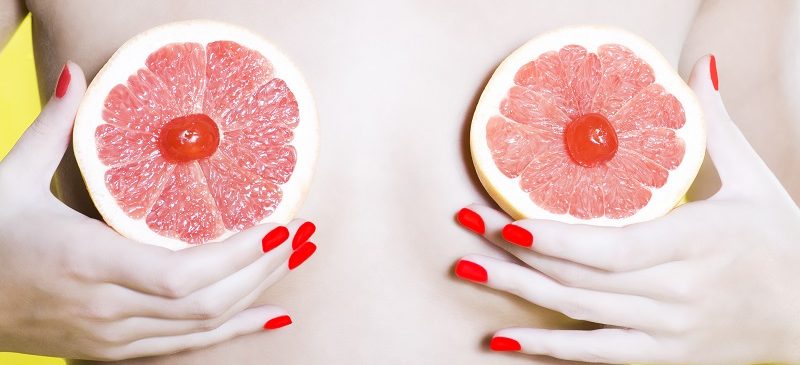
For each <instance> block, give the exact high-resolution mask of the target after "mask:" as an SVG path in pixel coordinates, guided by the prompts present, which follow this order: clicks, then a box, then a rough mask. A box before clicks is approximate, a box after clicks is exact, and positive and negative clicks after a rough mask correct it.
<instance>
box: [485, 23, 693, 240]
mask: <svg viewBox="0 0 800 365" xmlns="http://www.w3.org/2000/svg"><path fill="white" fill-rule="evenodd" d="M705 143H706V133H705V122H704V120H703V116H702V112H701V109H700V107H699V105H698V102H697V99H696V97H695V95H694V93H693V92H692V90H691V89H690V88H689V87H688V86H687V85H686V83H685V82H684V81H683V80H682V79H681V78H680V76H679V75H678V74H677V73H676V72H675V70H674V69H673V68H672V66H670V64H669V63H668V62H667V60H666V59H664V57H663V56H662V55H661V54H660V53H659V52H658V51H657V50H656V49H655V48H654V47H653V46H652V45H650V44H649V43H648V42H647V41H645V40H644V39H642V38H640V37H638V36H636V35H633V34H631V33H628V32H626V31H622V30H618V29H614V28H608V27H601V26H580V27H571V28H564V29H560V30H556V31H553V32H550V33H546V34H544V35H541V36H539V37H537V38H535V39H533V40H531V41H529V42H528V43H526V44H524V45H523V46H522V47H520V48H519V49H517V50H516V51H514V52H513V53H512V54H511V55H509V56H508V57H507V58H506V59H505V60H504V61H503V62H502V63H501V64H500V66H498V68H497V70H496V71H495V72H494V74H493V75H492V77H491V79H490V80H489V82H488V83H487V85H486V87H485V89H484V91H483V93H482V95H481V97H480V99H479V101H478V105H477V106H476V109H475V114H474V116H473V119H472V125H471V129H470V148H471V152H472V159H473V162H474V164H475V168H476V170H477V173H478V176H479V178H480V180H481V182H482V184H483V185H484V187H485V188H486V190H487V191H488V192H489V194H490V195H491V196H492V198H493V199H495V201H497V203H498V204H499V205H500V207H501V208H503V210H505V211H506V212H507V213H509V214H510V215H511V216H513V217H514V218H516V219H521V218H524V217H528V218H542V219H551V220H559V221H563V222H567V223H585V224H594V225H604V226H624V225H627V224H631V223H635V222H641V221H646V220H649V219H653V218H656V217H659V216H662V215H664V214H666V213H667V212H668V211H669V210H671V209H672V208H673V207H675V205H676V204H677V203H678V202H679V201H680V200H681V198H682V197H683V196H684V194H685V193H686V191H687V190H688V189H689V186H690V185H691V184H692V182H693V181H694V178H695V176H696V175H697V172H698V170H699V168H700V164H701V163H702V161H703V157H704V154H705Z"/></svg>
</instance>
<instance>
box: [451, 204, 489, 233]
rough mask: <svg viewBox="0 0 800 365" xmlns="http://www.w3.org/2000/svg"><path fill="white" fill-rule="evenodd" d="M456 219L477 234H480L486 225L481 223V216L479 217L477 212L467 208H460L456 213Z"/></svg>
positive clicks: (484, 230)
mask: <svg viewBox="0 0 800 365" xmlns="http://www.w3.org/2000/svg"><path fill="white" fill-rule="evenodd" d="M456 220H458V223H461V225H462V226H464V227H466V228H467V229H469V230H470V231H473V232H475V233H477V234H480V235H482V234H484V232H486V226H484V224H483V218H481V216H480V215H478V213H475V212H474V211H472V210H470V209H468V208H461V210H459V211H458V214H456Z"/></svg>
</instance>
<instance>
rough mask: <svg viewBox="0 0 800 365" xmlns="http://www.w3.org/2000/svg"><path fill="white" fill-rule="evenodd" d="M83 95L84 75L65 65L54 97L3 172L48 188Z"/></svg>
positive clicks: (15, 146)
mask: <svg viewBox="0 0 800 365" xmlns="http://www.w3.org/2000/svg"><path fill="white" fill-rule="evenodd" d="M85 91H86V79H85V77H84V75H83V71H82V70H81V68H80V67H79V66H78V65H77V64H75V63H72V62H67V63H66V64H65V65H64V68H63V69H62V71H61V74H60V76H59V78H58V82H57V83H56V89H55V91H54V94H53V96H51V97H50V100H49V101H48V102H47V104H45V106H44V107H43V108H42V112H41V113H40V114H39V116H38V117H37V118H36V120H35V121H34V122H33V124H31V126H30V127H28V129H27V130H26V131H25V133H23V134H22V137H21V138H20V139H19V140H18V141H17V143H16V144H15V145H14V148H13V149H12V150H11V151H10V152H9V153H8V155H7V156H6V158H5V160H3V165H5V168H8V169H10V170H11V171H14V173H13V175H14V176H15V177H16V178H24V179H25V180H26V181H27V182H29V183H32V184H44V186H46V187H48V186H49V185H50V179H51V178H52V176H53V173H54V172H55V169H56V167H58V164H59V162H60V161H61V158H62V157H63V156H64V151H66V149H67V146H68V145H69V140H70V135H71V132H72V124H73V122H74V119H75V113H76V112H77V110H78V105H79V104H80V101H81V98H82V97H83V93H84V92H85Z"/></svg>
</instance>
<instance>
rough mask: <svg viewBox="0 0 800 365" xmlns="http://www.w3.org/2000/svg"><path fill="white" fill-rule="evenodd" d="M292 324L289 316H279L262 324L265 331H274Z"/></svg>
mask: <svg viewBox="0 0 800 365" xmlns="http://www.w3.org/2000/svg"><path fill="white" fill-rule="evenodd" d="M290 324H292V317H289V316H280V317H275V318H273V319H270V320H269V321H267V323H264V329H265V330H274V329H277V328H281V327H285V326H288V325H290Z"/></svg>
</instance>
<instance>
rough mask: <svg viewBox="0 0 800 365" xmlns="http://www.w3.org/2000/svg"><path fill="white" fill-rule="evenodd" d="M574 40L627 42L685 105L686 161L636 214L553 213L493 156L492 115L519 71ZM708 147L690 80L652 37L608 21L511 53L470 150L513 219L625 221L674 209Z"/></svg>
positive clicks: (486, 98)
mask: <svg viewBox="0 0 800 365" xmlns="http://www.w3.org/2000/svg"><path fill="white" fill-rule="evenodd" d="M570 44H577V45H580V46H583V47H584V48H586V50H587V51H588V52H594V53H597V48H598V47H599V46H601V45H603V44H620V45H622V46H625V47H627V48H628V49H630V50H631V51H632V52H633V53H634V54H636V56H637V57H639V58H640V59H642V60H644V61H645V62H646V63H648V64H649V65H650V66H651V67H652V69H653V74H654V76H655V83H658V84H661V85H662V86H663V87H664V88H665V89H666V91H667V92H669V93H671V94H672V95H673V96H675V97H676V98H677V99H678V101H680V103H681V105H682V106H683V110H684V114H685V116H686V123H685V125H684V126H683V127H682V128H680V129H677V130H676V135H677V136H678V137H680V138H681V139H683V141H684V143H685V147H686V150H685V153H684V158H683V161H682V162H681V164H680V165H679V166H678V167H677V168H676V169H674V170H670V171H669V177H668V179H667V182H666V183H665V184H664V186H662V187H661V188H658V189H652V190H651V191H652V197H651V198H650V201H648V203H647V205H645V206H644V207H643V208H641V209H640V210H639V211H637V212H636V213H635V214H633V215H632V216H629V217H626V218H621V219H612V218H607V217H598V218H592V219H581V218H577V217H574V216H572V215H569V214H554V213H551V212H549V211H547V210H545V209H544V208H542V207H540V206H538V205H536V204H535V203H534V202H533V201H532V200H531V198H530V196H529V195H528V193H526V192H525V191H523V190H522V189H521V188H520V185H519V179H520V178H519V177H517V178H509V177H507V176H505V175H504V174H503V173H502V172H501V171H500V169H499V168H498V167H497V165H496V164H495V162H494V160H493V158H492V154H491V152H490V149H489V146H488V143H487V139H486V125H487V123H488V121H489V119H490V118H491V117H493V116H495V115H499V114H500V113H499V111H498V107H499V105H500V103H501V101H502V100H503V99H504V98H505V97H506V95H507V93H508V90H509V88H510V87H511V86H512V85H514V76H515V74H516V73H517V71H518V70H519V69H520V68H521V67H522V66H523V65H525V64H526V63H528V62H530V61H532V60H534V59H536V58H538V57H539V55H541V54H543V53H545V52H548V51H554V50H556V51H557V50H559V49H561V48H562V47H564V46H566V45H570ZM705 148H706V126H705V120H704V119H703V114H702V110H701V108H700V105H699V103H698V101H697V98H696V96H695V94H694V92H693V91H692V90H691V89H690V88H689V86H688V85H687V84H686V82H684V81H683V79H681V78H680V76H679V75H678V74H677V73H676V72H675V71H674V68H673V67H672V65H670V63H669V62H668V61H667V60H666V59H665V58H664V56H663V55H662V54H661V53H660V52H659V51H658V50H657V49H655V47H653V46H652V45H651V44H650V43H649V42H647V41H646V40H644V39H643V38H641V37H639V36H637V35H634V34H632V33H629V32H627V31H623V30H620V29H616V28H612V27H607V26H579V27H569V28H562V29H558V30H554V31H551V32H548V33H545V34H542V35H540V36H539V37H537V38H534V39H532V40H530V41H528V42H527V43H525V44H524V45H522V46H521V47H520V48H518V49H517V50H515V51H514V52H512V53H511V54H510V55H509V56H508V57H506V59H505V60H503V62H502V63H501V64H500V65H499V66H498V67H497V69H496V70H495V72H494V73H493V74H492V77H491V78H490V79H489V82H488V83H487V84H486V87H485V88H484V90H483V93H482V94H481V97H480V99H479V100H478V104H477V106H476V108H475V114H474V115H473V119H472V125H471V128H470V149H471V154H472V161H473V163H474V165H475V169H476V171H477V173H478V177H479V179H480V181H481V183H482V184H483V186H484V188H485V189H486V191H487V192H488V193H489V195H490V196H491V197H492V198H493V199H494V200H495V201H496V202H497V204H498V205H499V206H500V207H501V208H502V209H503V210H504V211H505V212H506V213H508V214H509V215H511V216H512V217H513V218H514V219H523V218H538V219H548V220H557V221H562V222H565V223H582V224H592V225H598V226H624V225H628V224H632V223H637V222H643V221H647V220H651V219H654V218H657V217H660V216H663V215H664V214H666V213H667V212H669V211H670V210H671V209H672V208H674V207H675V206H676V205H677V204H678V203H679V202H680V201H681V199H682V198H683V196H684V195H685V194H686V192H687V191H688V190H689V187H690V186H691V184H692V182H693V181H694V178H695V177H696V176H697V172H698V171H699V169H700V165H701V164H702V162H703V158H704V156H705Z"/></svg>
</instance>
